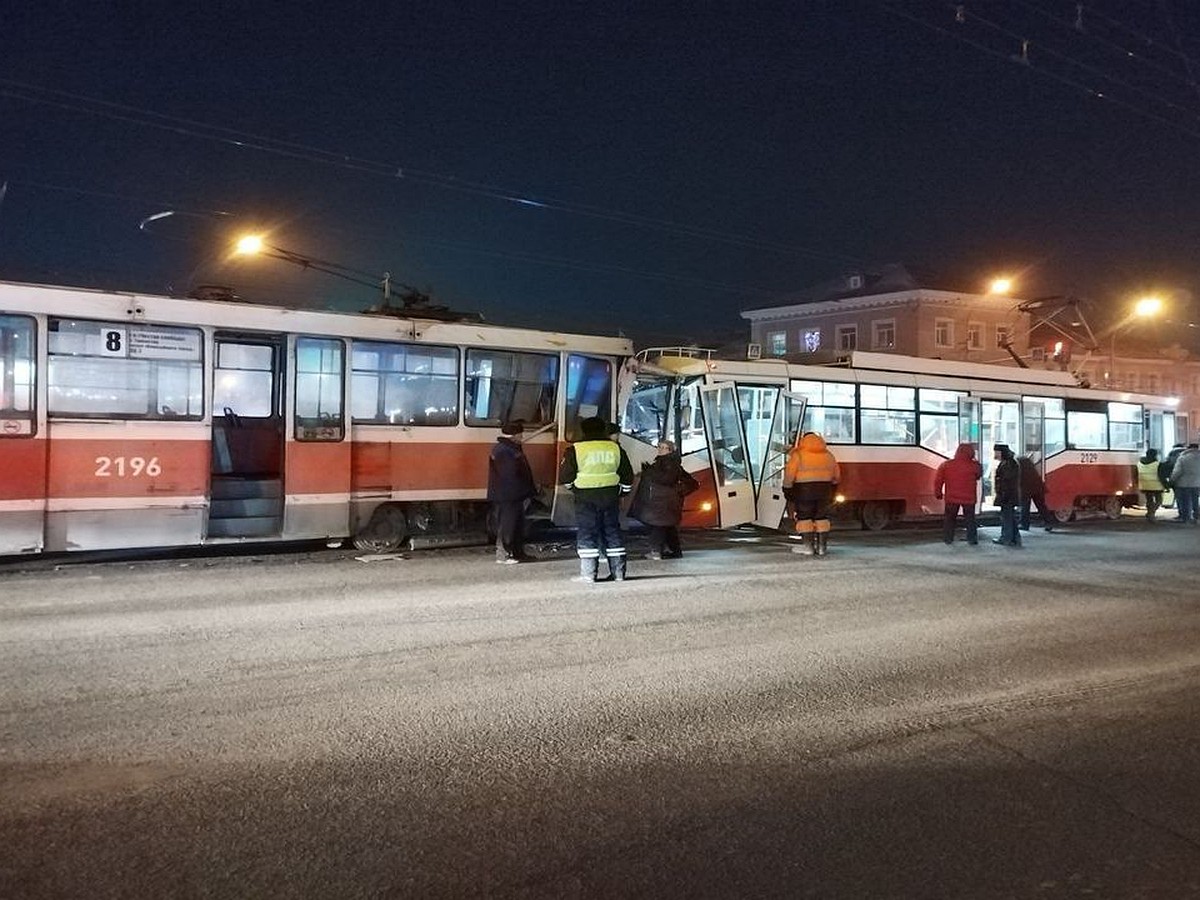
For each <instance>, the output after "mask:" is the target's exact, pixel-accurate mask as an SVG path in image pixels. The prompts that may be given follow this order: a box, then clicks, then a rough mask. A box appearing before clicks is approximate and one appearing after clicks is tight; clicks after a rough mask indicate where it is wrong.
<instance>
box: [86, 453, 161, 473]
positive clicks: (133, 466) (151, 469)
mask: <svg viewBox="0 0 1200 900" xmlns="http://www.w3.org/2000/svg"><path fill="white" fill-rule="evenodd" d="M161 474H162V466H161V465H160V464H159V462H158V457H157V456H152V457H150V458H149V459H146V458H145V457H142V456H130V457H124V456H97V457H96V477H97V478H113V477H116V478H137V477H138V476H139V475H149V476H150V477H151V478H153V477H154V476H155V475H161Z"/></svg>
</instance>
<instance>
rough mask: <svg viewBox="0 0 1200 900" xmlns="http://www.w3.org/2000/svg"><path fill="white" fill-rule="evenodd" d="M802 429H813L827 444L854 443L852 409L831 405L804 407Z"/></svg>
mask: <svg viewBox="0 0 1200 900" xmlns="http://www.w3.org/2000/svg"><path fill="white" fill-rule="evenodd" d="M802 430H804V431H815V432H816V433H817V434H819V435H821V437H823V438H825V443H827V444H853V443H854V410H853V409H839V408H836V407H832V406H808V407H805V409H804V428H803V429H802Z"/></svg>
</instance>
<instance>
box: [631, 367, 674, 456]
mask: <svg viewBox="0 0 1200 900" xmlns="http://www.w3.org/2000/svg"><path fill="white" fill-rule="evenodd" d="M670 392H671V385H670V383H669V382H666V381H650V382H641V383H639V384H637V385H635V386H634V388H633V391H632V392H631V393H630V395H629V400H628V401H627V402H626V404H625V417H624V420H623V421H622V425H623V428H622V430H623V431H624V432H625V433H626V434H628V435H629V436H630V437H633V438H636V439H637V440H639V441H642V442H643V443H646V444H656V443H658V442H659V441H660V440H662V439H663V438H664V437H668V432H667V409H668V407H667V401H668V398H669V397H670Z"/></svg>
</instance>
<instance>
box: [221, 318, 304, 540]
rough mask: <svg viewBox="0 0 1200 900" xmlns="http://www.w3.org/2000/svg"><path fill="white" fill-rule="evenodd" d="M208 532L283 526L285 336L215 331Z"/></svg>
mask: <svg viewBox="0 0 1200 900" xmlns="http://www.w3.org/2000/svg"><path fill="white" fill-rule="evenodd" d="M214 349H215V353H214V360H213V402H212V409H213V427H212V470H211V471H212V481H211V490H210V505H209V511H208V530H207V537H209V538H237V537H270V536H274V535H279V534H281V533H282V531H283V505H284V491H283V449H284V432H283V427H284V420H283V374H284V371H283V370H284V365H283V361H284V349H285V341H284V339H283V336H282V335H270V334H235V333H232V332H217V334H216V339H215V348H214Z"/></svg>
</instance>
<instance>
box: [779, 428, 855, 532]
mask: <svg viewBox="0 0 1200 900" xmlns="http://www.w3.org/2000/svg"><path fill="white" fill-rule="evenodd" d="M841 478H842V470H841V467H840V466H839V465H838V461H837V460H836V459H835V458H834V456H833V454H832V453H830V452H829V448H828V447H826V446H825V438H823V437H821V436H820V435H819V434H817V433H816V432H814V431H809V432H807V433H806V434H805V435H804V436H803V437H802V438H800V443H799V444H797V445H796V446H795V447H793V448H792V452H791V453H790V454H789V455H788V461H787V468H786V469H784V472H783V491H784V493H785V494H786V495H787V497H788V499H789V500H791V501H792V508H793V509H794V510H795V516H796V531H797V533H799V535H800V539H801V540H802V541H803V542H804V543H803V546H802V547H801V548H798V549H797V551H796V552H799V553H804V554H807V555H810V556H811V555H813V554H816V555H817V556H824V555H825V548H826V545H827V543H828V539H829V506H830V504H831V503H833V489H834V487H835V486H836V485H837V483H838V482H839V481H841Z"/></svg>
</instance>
